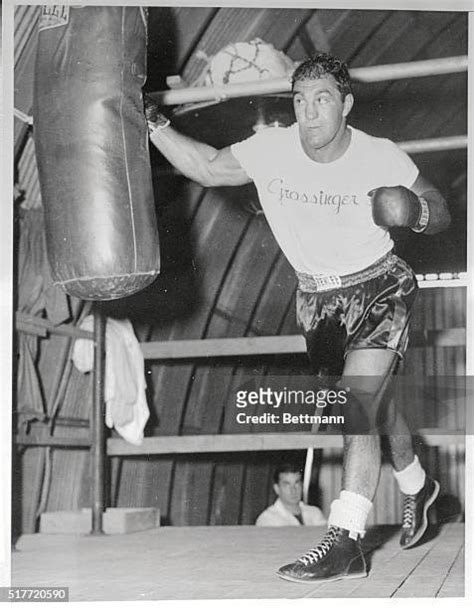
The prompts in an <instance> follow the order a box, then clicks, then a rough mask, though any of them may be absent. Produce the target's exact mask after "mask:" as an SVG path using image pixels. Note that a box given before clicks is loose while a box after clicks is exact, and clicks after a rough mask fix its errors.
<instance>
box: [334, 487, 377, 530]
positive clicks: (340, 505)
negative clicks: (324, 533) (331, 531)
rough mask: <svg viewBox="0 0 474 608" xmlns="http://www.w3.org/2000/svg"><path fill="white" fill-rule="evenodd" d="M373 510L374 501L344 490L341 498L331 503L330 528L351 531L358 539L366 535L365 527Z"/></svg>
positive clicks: (340, 495)
mask: <svg viewBox="0 0 474 608" xmlns="http://www.w3.org/2000/svg"><path fill="white" fill-rule="evenodd" d="M371 508H372V501H370V500H369V499H368V498H365V496H362V495H361V494H356V493H355V492H349V491H348V490H342V492H341V493H340V494H339V498H337V499H336V500H333V501H332V503H331V511H330V513H329V518H328V526H338V527H339V528H344V529H345V530H349V531H350V532H351V533H352V534H350V535H349V536H351V537H352V538H354V536H355V537H356V538H357V535H359V536H361V537H363V536H364V534H365V525H366V523H367V518H368V516H369V512H370V509H371Z"/></svg>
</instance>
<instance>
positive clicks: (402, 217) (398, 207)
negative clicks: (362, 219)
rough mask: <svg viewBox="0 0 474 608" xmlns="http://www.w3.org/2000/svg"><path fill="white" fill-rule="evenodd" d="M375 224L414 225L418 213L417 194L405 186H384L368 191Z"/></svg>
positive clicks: (391, 225)
mask: <svg viewBox="0 0 474 608" xmlns="http://www.w3.org/2000/svg"><path fill="white" fill-rule="evenodd" d="M368 196H370V197H371V199H372V217H373V219H374V222H375V223H376V224H377V226H386V227H387V228H390V227H394V226H406V227H408V228H412V227H413V226H416V224H417V222H418V218H419V215H420V201H419V200H418V196H417V195H416V194H415V193H414V192H412V191H411V190H409V189H408V188H405V186H385V187H382V188H375V189H374V190H371V191H370V192H368Z"/></svg>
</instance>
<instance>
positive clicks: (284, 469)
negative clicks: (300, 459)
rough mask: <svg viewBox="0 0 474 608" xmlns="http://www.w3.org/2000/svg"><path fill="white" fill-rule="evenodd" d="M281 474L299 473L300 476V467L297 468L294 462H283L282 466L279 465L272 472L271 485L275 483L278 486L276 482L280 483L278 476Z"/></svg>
mask: <svg viewBox="0 0 474 608" xmlns="http://www.w3.org/2000/svg"><path fill="white" fill-rule="evenodd" d="M282 473H299V474H300V475H301V467H299V466H298V465H297V464H296V463H294V462H285V463H284V464H281V465H280V466H278V467H277V468H276V469H275V471H274V472H273V483H276V484H277V485H278V482H279V481H280V475H281V474H282ZM301 476H302V475H301Z"/></svg>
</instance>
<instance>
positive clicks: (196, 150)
mask: <svg viewBox="0 0 474 608" xmlns="http://www.w3.org/2000/svg"><path fill="white" fill-rule="evenodd" d="M150 139H151V142H152V143H153V145H154V146H156V148H158V150H159V151H160V152H161V153H162V154H163V156H164V157H165V158H166V159H167V160H168V161H169V162H170V163H171V164H172V165H173V166H174V167H176V169H178V171H180V172H181V173H182V174H183V175H185V176H186V177H188V178H189V179H192V180H194V181H196V182H198V183H199V184H201V185H202V186H207V187H210V186H241V185H242V184H247V183H249V182H251V181H252V180H251V179H250V178H249V176H248V175H247V173H246V172H245V171H244V169H242V167H241V165H240V163H239V161H238V160H237V159H236V158H235V156H234V155H233V154H232V152H231V150H230V148H229V147H227V148H223V149H222V150H216V149H215V148H213V147H212V146H209V145H207V144H204V143H202V142H199V141H196V140H194V139H191V138H190V137H187V136H186V135H183V134H182V133H179V132H178V131H176V130H175V129H173V127H171V126H170V125H168V126H166V127H164V128H158V129H155V130H152V131H151V133H150Z"/></svg>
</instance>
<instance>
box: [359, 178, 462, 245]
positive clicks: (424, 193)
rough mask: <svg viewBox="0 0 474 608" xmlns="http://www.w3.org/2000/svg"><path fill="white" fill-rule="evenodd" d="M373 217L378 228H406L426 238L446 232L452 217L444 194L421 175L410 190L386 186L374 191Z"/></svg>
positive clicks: (372, 192) (370, 193)
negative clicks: (428, 235) (427, 235)
mask: <svg viewBox="0 0 474 608" xmlns="http://www.w3.org/2000/svg"><path fill="white" fill-rule="evenodd" d="M368 194H369V196H370V197H371V199H372V216H373V218H374V222H375V223H376V224H377V225H378V226H385V227H387V228H391V227H407V228H411V229H412V230H414V231H415V232H422V233H423V234H436V233H437V232H441V231H442V230H445V229H446V228H447V227H448V226H449V224H450V222H451V218H450V214H449V210H448V206H447V204H446V201H445V199H444V197H443V195H442V194H441V192H440V191H439V190H438V189H437V188H435V187H434V186H433V184H431V183H430V182H429V181H428V180H427V179H425V178H424V177H423V176H421V175H419V176H418V177H417V179H416V181H415V183H414V184H413V185H412V186H411V188H406V187H405V186H387V187H381V188H375V189H374V190H371V191H370V192H369V193H368Z"/></svg>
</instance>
